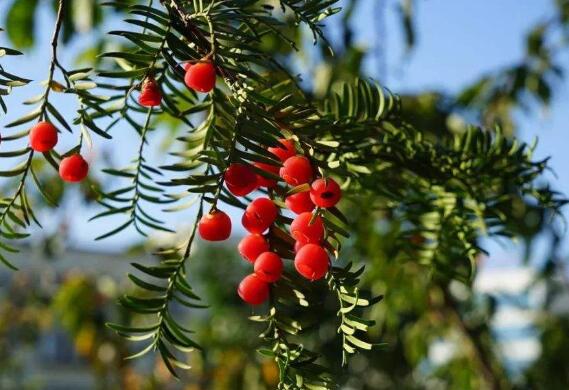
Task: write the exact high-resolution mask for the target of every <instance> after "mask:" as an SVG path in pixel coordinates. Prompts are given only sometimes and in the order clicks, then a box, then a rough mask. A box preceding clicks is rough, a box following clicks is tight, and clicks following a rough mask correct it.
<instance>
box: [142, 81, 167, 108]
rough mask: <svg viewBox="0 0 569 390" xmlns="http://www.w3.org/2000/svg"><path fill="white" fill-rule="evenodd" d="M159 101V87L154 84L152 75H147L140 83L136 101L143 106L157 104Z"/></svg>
mask: <svg viewBox="0 0 569 390" xmlns="http://www.w3.org/2000/svg"><path fill="white" fill-rule="evenodd" d="M161 102H162V93H161V92H160V87H159V86H158V84H156V80H154V77H147V78H146V79H145V80H144V82H143V83H142V87H141V89H140V96H139V97H138V103H139V104H140V105H141V106H144V107H154V106H159V105H160V103H161Z"/></svg>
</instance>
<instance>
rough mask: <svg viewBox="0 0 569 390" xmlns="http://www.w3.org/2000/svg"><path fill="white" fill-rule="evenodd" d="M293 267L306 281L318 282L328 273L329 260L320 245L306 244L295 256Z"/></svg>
mask: <svg viewBox="0 0 569 390" xmlns="http://www.w3.org/2000/svg"><path fill="white" fill-rule="evenodd" d="M294 267H295V268H296V270H297V271H298V273H299V274H301V275H302V276H304V277H305V278H306V279H308V280H312V281H314V280H319V279H322V278H323V277H324V275H326V272H328V268H330V259H329V257H328V253H326V250H325V249H324V248H322V247H321V246H320V245H316V244H306V245H304V246H303V247H302V248H300V250H299V251H298V253H297V254H296V256H295V258H294Z"/></svg>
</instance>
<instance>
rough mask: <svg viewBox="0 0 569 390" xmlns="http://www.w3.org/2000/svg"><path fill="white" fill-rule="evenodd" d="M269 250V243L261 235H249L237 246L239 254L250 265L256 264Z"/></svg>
mask: <svg viewBox="0 0 569 390" xmlns="http://www.w3.org/2000/svg"><path fill="white" fill-rule="evenodd" d="M269 249H270V246H269V243H268V242H267V240H265V237H263V236H262V235H260V234H249V235H248V236H245V237H243V239H242V240H241V241H240V242H239V245H238V246H237V250H238V251H239V254H240V255H241V256H242V257H243V258H244V259H245V260H247V261H249V262H250V263H254V262H255V260H257V257H259V255H260V254H261V253H263V252H267V251H269Z"/></svg>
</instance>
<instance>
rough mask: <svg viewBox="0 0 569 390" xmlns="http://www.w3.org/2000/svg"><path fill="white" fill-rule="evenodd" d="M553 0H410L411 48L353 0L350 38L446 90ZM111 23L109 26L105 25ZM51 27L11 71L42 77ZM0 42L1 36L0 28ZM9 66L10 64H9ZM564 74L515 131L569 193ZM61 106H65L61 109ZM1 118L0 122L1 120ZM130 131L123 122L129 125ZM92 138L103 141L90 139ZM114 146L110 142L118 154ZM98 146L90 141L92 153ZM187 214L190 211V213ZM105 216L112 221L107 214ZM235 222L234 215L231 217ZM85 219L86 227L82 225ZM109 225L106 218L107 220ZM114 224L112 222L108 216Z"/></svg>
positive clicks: (423, 84)
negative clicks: (413, 4)
mask: <svg viewBox="0 0 569 390" xmlns="http://www.w3.org/2000/svg"><path fill="white" fill-rule="evenodd" d="M2 3H3V4H1V5H0V15H4V14H5V8H6V2H2ZM379 3H382V4H384V6H385V7H386V8H387V12H386V13H385V16H384V17H382V18H379V17H378V16H377V12H375V11H374V7H377V6H378V4H379ZM550 3H553V1H534V0H500V1H490V0H485V1H476V2H474V1H467V0H429V1H424V0H420V1H418V2H417V4H418V10H417V24H416V25H417V31H418V34H417V36H418V43H417V47H416V48H415V50H414V51H413V52H412V53H410V54H406V53H405V51H404V48H403V45H402V38H401V31H400V24H399V22H398V20H397V14H396V10H395V4H396V2H395V1H393V0H391V1H383V2H379V1H377V0H360V6H359V8H358V10H357V18H356V22H355V23H354V28H355V30H356V31H357V34H356V43H357V44H359V45H362V46H363V47H368V48H373V47H374V45H377V44H379V43H380V42H382V43H381V44H382V46H383V47H384V50H385V57H384V58H383V59H382V63H383V64H384V66H383V69H384V74H382V76H383V77H382V80H384V83H385V84H386V86H388V87H389V88H390V89H391V90H393V91H395V92H408V91H420V90H424V89H437V90H442V91H447V92H451V93H452V92H454V91H458V90H460V88H461V87H463V86H465V85H467V84H469V83H471V82H472V81H474V80H476V79H477V78H478V77H479V76H480V75H481V74H483V73H484V72H486V71H490V70H495V69H496V68H497V67H501V66H506V65H508V64H511V63H512V62H515V61H517V60H519V59H520V58H521V57H522V56H523V55H524V46H523V45H524V41H523V39H524V38H523V37H524V34H525V33H526V32H527V31H528V29H529V28H530V27H531V26H532V25H533V24H534V23H535V22H537V21H540V20H543V19H545V18H547V16H548V15H550V13H551V4H550ZM50 18H51V16H50V15H49V14H48V13H46V12H42V13H41V15H40V26H41V29H42V31H50V29H51V19H50ZM109 28H111V27H109ZM378 31H382V32H383V33H384V34H385V40H379V39H378V38H377V35H376V34H377V32H378ZM49 35H50V34H41V40H42V41H43V42H42V44H41V45H40V46H41V49H38V50H36V51H35V52H33V53H31V55H29V56H26V57H21V58H18V59H17V60H16V61H14V60H12V61H10V62H8V68H10V66H12V67H14V66H17V70H18V71H17V73H18V74H20V75H22V76H25V77H29V78H33V79H34V80H41V79H43V78H45V76H46V73H47V65H48V64H47V62H48V60H49V52H48V49H49V48H48V44H47V43H48V42H47V40H48V39H49ZM0 43H5V40H4V37H2V36H0ZM88 43H89V37H85V39H84V40H82V41H81V42H77V43H75V44H74V45H72V47H71V48H69V49H67V50H66V51H65V52H64V53H63V55H62V58H61V59H62V62H64V63H68V64H69V63H71V61H72V58H73V55H75V53H76V50H77V48H78V47H84V46H85V45H88ZM562 60H563V63H564V64H565V66H566V69H568V70H569V56H568V55H565V56H564V57H563V59H562ZM380 65H381V63H378V62H377V61H375V60H370V61H369V62H368V63H367V64H366V67H367V69H368V70H369V71H370V74H372V75H377V69H378V68H379V66H380ZM12 69H13V68H12ZM38 88H39V84H38V83H35V84H34V85H32V86H30V87H29V88H25V89H23V90H18V91H16V93H15V94H14V96H13V98H12V99H11V102H12V112H11V114H10V117H9V118H15V117H16V116H17V115H18V114H22V113H23V111H22V107H19V106H18V104H17V103H18V102H21V101H22V100H24V99H25V98H28V97H31V96H34V95H35V94H37V91H38ZM568 102H569V100H568V91H567V82H564V83H563V84H562V85H559V86H558V89H557V91H556V94H555V96H554V103H553V105H552V106H551V108H550V109H549V110H548V111H547V112H541V111H535V112H533V113H532V115H531V116H529V117H528V116H520V121H519V122H520V124H521V127H520V130H519V136H520V137H521V138H523V139H524V140H531V139H533V138H534V137H536V136H538V137H539V146H538V149H537V151H536V157H537V158H540V157H545V156H548V155H551V156H553V159H552V166H553V168H554V170H555V172H556V174H557V176H558V178H557V179H554V178H552V179H554V180H555V181H554V186H555V187H556V188H557V189H559V190H561V191H562V192H564V193H565V194H569V171H568V170H567V169H564V168H565V167H569V154H568V153H566V151H565V147H566V145H567V144H568V140H569V137H568V135H567V132H568V129H566V127H567V126H566V124H567V123H568V122H569V110H568ZM64 111H65V110H64ZM5 120H6V119H5V118H0V125H1V124H3V123H6V122H5ZM128 131H130V130H128ZM132 135H133V133H125V134H122V135H119V136H118V137H117V139H116V142H117V143H118V144H120V145H121V147H120V154H121V156H122V155H124V154H125V153H123V146H124V147H125V148H127V147H128V146H130V145H129V137H130V136H132ZM97 142H99V143H102V142H101V141H100V140H98V139H97ZM118 150H119V149H113V150H112V151H113V153H114V154H115V155H118V154H119V153H118ZM99 152H100V147H96V149H95V155H96V153H99ZM75 210H76V203H72V205H71V206H68V208H67V210H63V211H59V213H62V212H66V214H67V215H68V216H69V217H71V219H72V220H73V223H75V224H77V226H79V229H74V231H73V238H74V242H76V243H77V245H89V246H90V247H93V248H97V247H99V248H100V245H95V246H91V243H92V239H93V237H94V236H95V234H96V232H99V231H100V230H101V228H102V226H99V225H96V224H89V225H86V219H87V217H88V216H90V215H92V214H93V212H92V211H89V212H81V213H77V212H75ZM190 215H191V213H190ZM190 215H188V216H185V217H183V218H182V219H180V218H177V219H176V220H173V222H174V223H175V225H183V224H184V223H187V222H188V221H189V220H190V219H189V217H190ZM106 223H107V224H109V223H110V224H115V222H113V221H111V220H107V221H106ZM234 223H235V224H236V225H237V224H238V219H234ZM85 226H88V227H85ZM107 226H108V225H107ZM115 226H118V225H116V224H115ZM134 239H136V236H135V235H131V234H122V235H120V236H118V237H115V238H113V239H112V240H111V241H109V243H108V244H106V245H104V247H105V248H110V247H117V246H123V245H126V244H130V243H132V241H133V240H134ZM489 247H490V248H491V249H492V253H493V256H492V257H493V260H494V259H495V260H496V262H497V263H498V264H502V263H503V264H508V263H510V262H511V260H513V259H515V258H516V257H517V255H516V253H517V248H516V247H515V246H513V245H510V244H507V245H506V246H505V247H500V246H498V245H496V244H495V243H490V244H489Z"/></svg>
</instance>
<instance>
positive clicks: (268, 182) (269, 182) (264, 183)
mask: <svg viewBox="0 0 569 390" xmlns="http://www.w3.org/2000/svg"><path fill="white" fill-rule="evenodd" d="M254 165H255V166H256V167H257V168H259V169H262V170H263V171H265V172H269V173H272V174H273V175H276V176H278V175H279V169H280V168H279V167H277V166H276V165H271V164H266V163H262V162H256V163H255V164H254ZM257 185H258V186H259V187H266V188H273V187H274V186H276V185H277V181H276V180H273V179H269V178H266V177H265V176H262V175H260V174H257Z"/></svg>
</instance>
